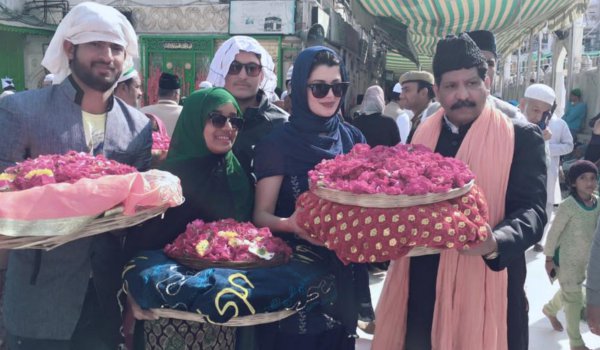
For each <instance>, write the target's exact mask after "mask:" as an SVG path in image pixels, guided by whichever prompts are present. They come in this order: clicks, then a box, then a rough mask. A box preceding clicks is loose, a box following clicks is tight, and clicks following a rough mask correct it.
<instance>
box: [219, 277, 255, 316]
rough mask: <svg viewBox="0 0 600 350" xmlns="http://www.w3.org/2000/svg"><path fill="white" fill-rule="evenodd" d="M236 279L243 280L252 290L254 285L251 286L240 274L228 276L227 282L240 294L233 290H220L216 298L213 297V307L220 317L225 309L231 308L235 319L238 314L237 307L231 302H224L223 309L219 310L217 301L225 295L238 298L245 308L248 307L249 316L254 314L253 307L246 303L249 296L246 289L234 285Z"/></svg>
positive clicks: (246, 278)
mask: <svg viewBox="0 0 600 350" xmlns="http://www.w3.org/2000/svg"><path fill="white" fill-rule="evenodd" d="M238 278H239V279H241V280H243V281H244V282H246V283H247V284H248V285H249V286H250V288H254V285H253V284H252V282H250V280H248V277H246V276H245V275H243V274H241V273H235V274H233V275H230V276H229V278H228V279H227V280H228V281H229V283H230V284H231V285H232V286H234V287H237V288H239V289H240V290H241V291H242V293H240V292H238V291H236V290H235V289H233V288H223V290H221V291H220V292H219V293H217V296H216V297H215V307H216V308H217V311H218V312H219V315H221V316H224V315H225V312H226V311H227V309H229V308H231V307H232V308H233V309H234V310H235V313H234V315H233V317H237V316H238V315H239V313H240V310H239V307H238V306H237V304H236V303H235V301H233V300H230V301H228V302H226V303H225V305H223V307H222V308H221V306H220V305H219V300H220V299H221V297H222V296H224V295H227V294H233V295H235V296H237V297H238V298H240V299H241V300H242V301H243V302H244V304H246V306H247V307H248V310H250V314H252V315H254V314H255V313H256V310H254V307H253V306H252V304H250V302H249V301H248V295H250V293H249V292H248V289H246V288H245V287H244V286H242V285H239V284H237V283H235V280H236V279H238Z"/></svg>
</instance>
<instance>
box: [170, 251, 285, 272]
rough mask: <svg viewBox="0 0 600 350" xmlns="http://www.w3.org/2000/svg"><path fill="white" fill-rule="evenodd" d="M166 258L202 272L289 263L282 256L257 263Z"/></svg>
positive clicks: (171, 256)
mask: <svg viewBox="0 0 600 350" xmlns="http://www.w3.org/2000/svg"><path fill="white" fill-rule="evenodd" d="M167 256H168V257H170V258H171V259H173V260H175V261H177V262H178V263H180V264H181V265H183V266H187V267H189V268H192V269H195V270H204V269H208V268H223V269H236V270H249V269H256V268H266V267H275V266H279V265H283V264H286V263H287V262H288V261H289V257H287V256H284V255H275V256H274V257H273V259H271V260H259V261H250V262H246V261H213V260H207V259H201V258H195V257H184V256H176V255H171V254H167Z"/></svg>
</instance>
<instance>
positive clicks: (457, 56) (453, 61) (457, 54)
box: [433, 33, 485, 80]
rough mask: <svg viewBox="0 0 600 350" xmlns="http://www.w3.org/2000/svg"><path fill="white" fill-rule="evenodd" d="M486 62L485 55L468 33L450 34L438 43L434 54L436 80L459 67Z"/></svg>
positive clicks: (469, 66) (463, 67)
mask: <svg viewBox="0 0 600 350" xmlns="http://www.w3.org/2000/svg"><path fill="white" fill-rule="evenodd" d="M482 63H485V57H483V54H481V50H479V48H478V47H477V45H475V42H473V40H472V39H471V37H469V36H468V35H467V34H465V33H462V34H460V36H455V35H449V36H447V37H446V38H445V39H441V40H440V41H438V43H437V47H436V49H435V55H434V56H433V75H434V76H435V78H436V80H437V79H439V78H440V77H441V76H442V74H444V73H446V72H449V71H453V70H459V69H469V68H473V67H477V66H479V65H480V64H482Z"/></svg>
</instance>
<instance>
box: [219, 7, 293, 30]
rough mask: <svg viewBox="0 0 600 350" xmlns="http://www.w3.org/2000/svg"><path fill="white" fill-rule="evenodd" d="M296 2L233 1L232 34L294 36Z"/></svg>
mask: <svg viewBox="0 0 600 350" xmlns="http://www.w3.org/2000/svg"><path fill="white" fill-rule="evenodd" d="M294 11H295V1H287V0H286V1H231V3H230V5H229V33H230V34H294V32H295V23H294Z"/></svg>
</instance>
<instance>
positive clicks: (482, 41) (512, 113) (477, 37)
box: [467, 30, 526, 119]
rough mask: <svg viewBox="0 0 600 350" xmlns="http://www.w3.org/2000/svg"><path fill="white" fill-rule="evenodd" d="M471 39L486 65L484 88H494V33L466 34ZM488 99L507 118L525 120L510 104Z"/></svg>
mask: <svg viewBox="0 0 600 350" xmlns="http://www.w3.org/2000/svg"><path fill="white" fill-rule="evenodd" d="M467 34H469V36H470V37H471V39H473V41H474V42H475V44H476V45H477V47H479V50H480V51H481V54H482V55H483V57H484V58H485V61H486V63H487V65H488V72H487V77H488V79H489V80H488V81H486V86H487V87H488V89H490V90H491V89H492V87H493V86H494V78H495V77H496V63H497V60H498V53H497V51H496V37H495V36H494V33H492V32H490V31H488V30H474V31H472V32H469V33H467ZM489 99H490V100H491V102H492V103H494V106H495V107H496V108H498V109H499V110H501V111H502V113H504V114H506V115H507V116H508V117H509V118H520V119H526V118H525V115H523V113H521V111H520V110H519V109H518V108H517V107H515V106H513V105H511V104H510V103H508V102H506V101H503V100H501V99H499V98H497V97H496V96H493V95H490V97H489Z"/></svg>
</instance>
